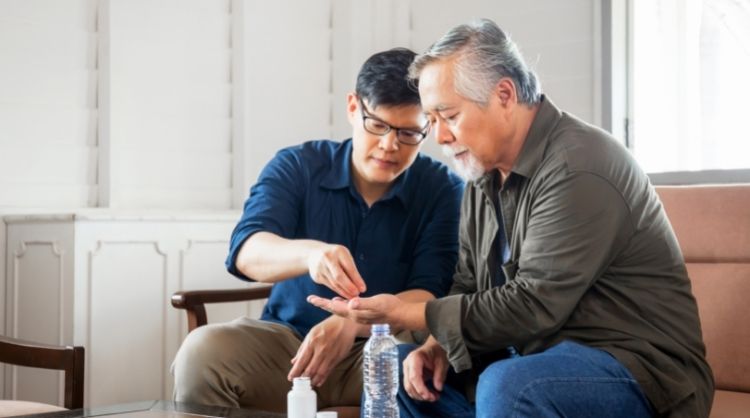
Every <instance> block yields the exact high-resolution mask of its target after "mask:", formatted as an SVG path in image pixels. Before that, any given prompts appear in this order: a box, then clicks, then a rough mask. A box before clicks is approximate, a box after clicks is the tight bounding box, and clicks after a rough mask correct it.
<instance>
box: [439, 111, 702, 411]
mask: <svg viewBox="0 0 750 418" xmlns="http://www.w3.org/2000/svg"><path fill="white" fill-rule="evenodd" d="M496 173H497V172H496V171H493V173H489V174H487V175H485V176H484V177H482V178H481V179H479V180H477V181H475V182H469V184H467V186H466V190H465V194H464V198H463V203H462V207H461V222H460V227H459V228H460V238H459V239H460V247H459V248H460V250H459V251H460V252H459V261H458V265H457V267H456V273H455V275H454V284H453V287H452V289H451V292H450V295H449V296H447V297H444V298H441V299H436V300H433V301H430V302H429V303H428V305H427V309H426V315H427V323H428V328H429V330H430V332H431V334H432V335H433V336H435V338H436V339H437V340H438V342H439V343H440V345H441V346H442V347H443V348H444V349H446V351H447V352H448V358H449V361H450V363H451V365H452V366H453V368H454V369H455V370H456V371H463V370H467V369H471V368H472V366H473V363H472V357H474V356H477V355H480V354H486V353H491V352H494V351H498V350H500V349H502V348H504V347H507V346H515V347H516V348H517V349H518V350H519V351H520V352H521V353H522V354H530V353H535V352H539V351H541V350H544V349H546V348H549V347H551V346H553V345H555V344H556V343H559V342H561V341H563V340H572V341H576V342H579V343H583V344H586V345H588V346H591V347H597V348H600V349H603V350H605V351H607V352H609V353H611V354H612V355H614V356H615V357H616V358H617V359H618V360H619V361H620V362H621V363H622V364H624V365H625V366H626V367H627V368H628V370H630V372H631V373H632V375H633V376H634V377H635V379H636V380H637V381H638V382H639V383H640V385H641V388H642V389H643V391H644V393H645V394H646V396H647V397H648V399H649V400H650V401H651V403H652V404H653V406H654V407H655V408H656V410H657V411H658V412H659V414H660V415H666V416H679V417H706V416H708V413H709V410H710V407H711V402H712V398H713V386H714V385H713V376H712V373H711V370H710V368H709V366H708V364H707V363H706V360H705V348H704V345H703V339H702V335H701V328H700V322H699V320H698V309H697V306H696V303H695V298H694V297H693V295H692V292H691V288H690V280H689V279H688V275H687V271H686V269H685V264H684V260H683V257H682V253H681V251H680V248H679V246H678V243H677V240H676V238H675V235H674V232H673V231H672V227H671V226H670V224H669V221H668V220H667V217H666V215H665V212H664V209H663V208H662V205H661V202H660V200H659V198H658V196H657V195H656V192H655V191H654V188H653V187H652V186H651V184H650V183H649V180H648V178H647V176H646V174H645V173H644V172H643V171H642V170H641V169H640V168H639V166H638V164H637V163H636V162H635V161H634V159H633V157H632V156H631V155H630V153H629V152H628V150H627V149H625V148H624V147H623V146H622V145H621V144H619V143H618V142H617V141H616V140H614V139H613V138H612V137H611V136H610V135H609V134H608V133H606V132H604V131H602V130H600V129H598V128H596V127H592V126H590V125H588V124H586V123H584V122H582V121H580V120H578V119H576V118H574V117H573V116H571V115H568V114H566V113H564V112H561V111H560V110H559V109H557V108H556V107H555V106H554V104H552V103H551V102H550V101H549V99H547V98H543V99H542V103H541V104H540V105H539V110H538V112H537V115H536V117H535V119H534V121H533V123H532V126H531V129H530V131H529V133H528V136H527V137H526V140H525V142H524V145H523V148H522V150H521V152H520V154H519V156H518V159H517V161H516V163H515V165H514V167H513V169H512V172H511V174H510V175H509V176H508V178H507V179H506V181H505V183H504V184H503V185H502V188H500V187H499V186H498V185H497V183H499V182H498V181H497V176H496ZM495 193H500V201H501V202H502V204H501V208H502V215H503V222H504V227H505V231H507V234H508V236H507V239H508V241H507V242H508V243H509V245H510V250H511V256H510V261H509V262H508V263H506V264H504V265H503V266H502V268H503V271H504V272H505V276H506V277H507V282H506V283H505V284H504V285H503V286H500V287H493V276H494V275H495V273H494V272H495V271H497V264H496V260H498V259H499V256H498V255H497V254H495V246H494V242H495V236H496V234H497V232H498V225H497V217H496V213H495V204H494V203H493V202H494V200H495V199H494V197H495Z"/></svg>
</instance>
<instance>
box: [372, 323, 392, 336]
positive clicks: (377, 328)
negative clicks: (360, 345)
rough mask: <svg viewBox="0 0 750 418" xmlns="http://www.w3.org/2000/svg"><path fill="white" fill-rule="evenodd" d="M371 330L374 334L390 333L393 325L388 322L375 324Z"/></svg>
mask: <svg viewBox="0 0 750 418" xmlns="http://www.w3.org/2000/svg"><path fill="white" fill-rule="evenodd" d="M370 331H371V332H372V333H373V334H381V335H382V334H390V333H391V327H390V326H389V325H388V324H373V325H372V328H370Z"/></svg>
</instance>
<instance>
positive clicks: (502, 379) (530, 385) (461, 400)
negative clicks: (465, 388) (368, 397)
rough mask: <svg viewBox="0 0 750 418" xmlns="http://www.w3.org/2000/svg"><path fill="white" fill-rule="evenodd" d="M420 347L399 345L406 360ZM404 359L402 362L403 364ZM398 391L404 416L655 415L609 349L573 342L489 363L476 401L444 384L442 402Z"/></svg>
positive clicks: (614, 417) (543, 417) (637, 417)
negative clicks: (604, 349) (423, 399)
mask: <svg viewBox="0 0 750 418" xmlns="http://www.w3.org/2000/svg"><path fill="white" fill-rule="evenodd" d="M416 347H417V346H415V345H413V344H410V345H402V346H399V355H400V357H401V362H403V360H404V359H405V358H406V356H407V355H408V354H409V352H411V351H412V350H413V349H415V348H416ZM401 362H399V363H401ZM401 382H402V383H401V387H400V388H399V393H398V404H399V409H400V414H401V418H412V417H414V418H416V417H455V418H459V417H467V418H468V417H474V416H476V417H480V418H485V417H513V418H520V417H529V418H531V417H533V418H546V417H570V418H589V417H591V418H599V417H610V418H618V417H627V418H641V417H652V416H653V414H654V413H653V410H652V408H651V405H650V403H649V401H648V400H647V399H646V397H645V396H644V395H643V392H642V391H641V388H640V386H639V385H638V382H636V381H635V379H633V376H632V375H631V374H630V372H629V371H628V370H627V369H626V368H625V367H624V366H623V365H622V364H620V362H618V361H617V360H616V359H615V358H614V357H613V356H612V355H610V354H609V353H607V352H605V351H602V350H598V349H595V348H591V347H587V346H584V345H581V344H577V343H574V342H570V341H564V342H562V343H560V344H558V345H556V346H554V347H551V348H549V349H548V350H546V351H543V352H541V353H537V354H531V355H527V356H514V357H511V358H508V359H503V360H499V361H496V362H494V363H492V364H490V365H489V366H488V367H487V368H486V369H485V370H484V371H483V372H482V373H481V374H480V375H479V381H478V382H477V388H476V403H475V404H472V403H470V402H469V401H468V400H467V399H466V397H465V396H464V395H463V393H461V391H459V390H458V389H456V388H454V387H451V386H450V379H449V380H448V381H447V382H446V385H444V386H443V391H442V393H441V394H440V399H438V401H437V402H421V401H416V400H414V399H411V398H410V397H409V395H408V394H407V393H406V391H404V388H403V374H402V375H401Z"/></svg>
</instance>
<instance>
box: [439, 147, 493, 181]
mask: <svg viewBox="0 0 750 418" xmlns="http://www.w3.org/2000/svg"><path fill="white" fill-rule="evenodd" d="M442 148H443V155H445V156H446V157H451V161H453V168H454V169H455V170H456V172H457V173H458V175H459V176H460V177H461V178H463V179H464V181H475V180H479V179H480V178H481V177H482V176H484V175H485V174H486V173H487V170H485V169H484V167H483V166H482V163H480V162H479V160H477V158H476V157H475V156H474V155H473V154H472V153H471V152H468V151H467V150H466V148H464V147H456V148H452V147H450V146H448V145H443V146H442ZM464 151H467V152H466V156H464V157H462V159H458V158H456V154H460V153H462V152H464Z"/></svg>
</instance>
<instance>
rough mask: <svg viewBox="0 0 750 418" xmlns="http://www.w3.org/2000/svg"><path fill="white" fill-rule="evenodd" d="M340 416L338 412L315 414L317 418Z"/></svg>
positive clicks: (335, 417) (336, 417)
mask: <svg viewBox="0 0 750 418" xmlns="http://www.w3.org/2000/svg"><path fill="white" fill-rule="evenodd" d="M338 416H339V414H338V412H336V411H320V412H318V413H317V414H315V418H338Z"/></svg>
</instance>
